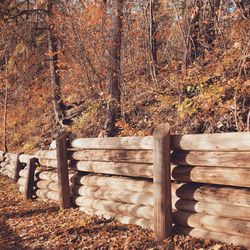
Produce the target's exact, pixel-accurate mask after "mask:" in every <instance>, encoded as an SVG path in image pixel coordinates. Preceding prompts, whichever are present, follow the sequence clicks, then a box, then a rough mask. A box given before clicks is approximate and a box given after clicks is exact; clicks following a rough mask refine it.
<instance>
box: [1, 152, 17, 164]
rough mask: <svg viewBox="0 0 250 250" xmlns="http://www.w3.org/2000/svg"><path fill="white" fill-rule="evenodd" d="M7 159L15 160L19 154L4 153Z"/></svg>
mask: <svg viewBox="0 0 250 250" xmlns="http://www.w3.org/2000/svg"><path fill="white" fill-rule="evenodd" d="M4 157H5V159H6V160H8V161H10V162H15V160H16V157H17V154H16V153H6V154H5V155H4Z"/></svg>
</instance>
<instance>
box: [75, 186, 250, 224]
mask: <svg viewBox="0 0 250 250" xmlns="http://www.w3.org/2000/svg"><path fill="white" fill-rule="evenodd" d="M73 193H74V194H75V195H80V196H83V197H87V198H92V199H104V200H109V201H117V202H125V201H126V203H129V204H135V205H146V206H153V205H154V198H153V194H152V193H144V192H135V191H125V190H122V189H109V188H106V187H102V188H98V187H85V186H74V187H73ZM191 198H192V197H191ZM218 202H219V201H218ZM228 203H229V204H223V203H214V202H206V201H194V200H186V199H179V198H178V197H177V196H176V194H175V193H174V192H173V193H172V209H173V210H182V211H189V212H196V213H204V214H210V215H215V216H221V217H228V218H236V219H242V220H250V208H249V207H242V206H235V205H231V204H230V202H228Z"/></svg>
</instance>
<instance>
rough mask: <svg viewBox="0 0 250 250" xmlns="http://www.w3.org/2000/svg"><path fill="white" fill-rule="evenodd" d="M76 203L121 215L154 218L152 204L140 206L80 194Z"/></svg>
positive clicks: (80, 205)
mask: <svg viewBox="0 0 250 250" xmlns="http://www.w3.org/2000/svg"><path fill="white" fill-rule="evenodd" d="M75 204H76V205H77V206H79V207H86V208H90V209H98V210H102V211H106V212H111V213H116V214H119V215H128V216H133V217H137V218H143V219H149V220H152V219H153V207H152V206H138V205H132V204H126V203H121V202H114V201H107V200H100V199H92V198H87V197H82V196H79V197H77V198H76V199H75Z"/></svg>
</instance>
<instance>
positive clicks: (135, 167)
mask: <svg viewBox="0 0 250 250" xmlns="http://www.w3.org/2000/svg"><path fill="white" fill-rule="evenodd" d="M76 168H77V169H78V170H79V171H84V172H94V173H102V174H113V175H122V176H135V177H145V178H152V177H153V165H150V164H139V163H121V162H120V163H115V162H91V161H78V162H77V163H76Z"/></svg>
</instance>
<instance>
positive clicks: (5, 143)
mask: <svg viewBox="0 0 250 250" xmlns="http://www.w3.org/2000/svg"><path fill="white" fill-rule="evenodd" d="M5 71H6V81H5V97H4V114H3V145H4V151H5V152H7V151H8V147H7V102H8V81H7V73H8V68H7V57H6V56H5Z"/></svg>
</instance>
